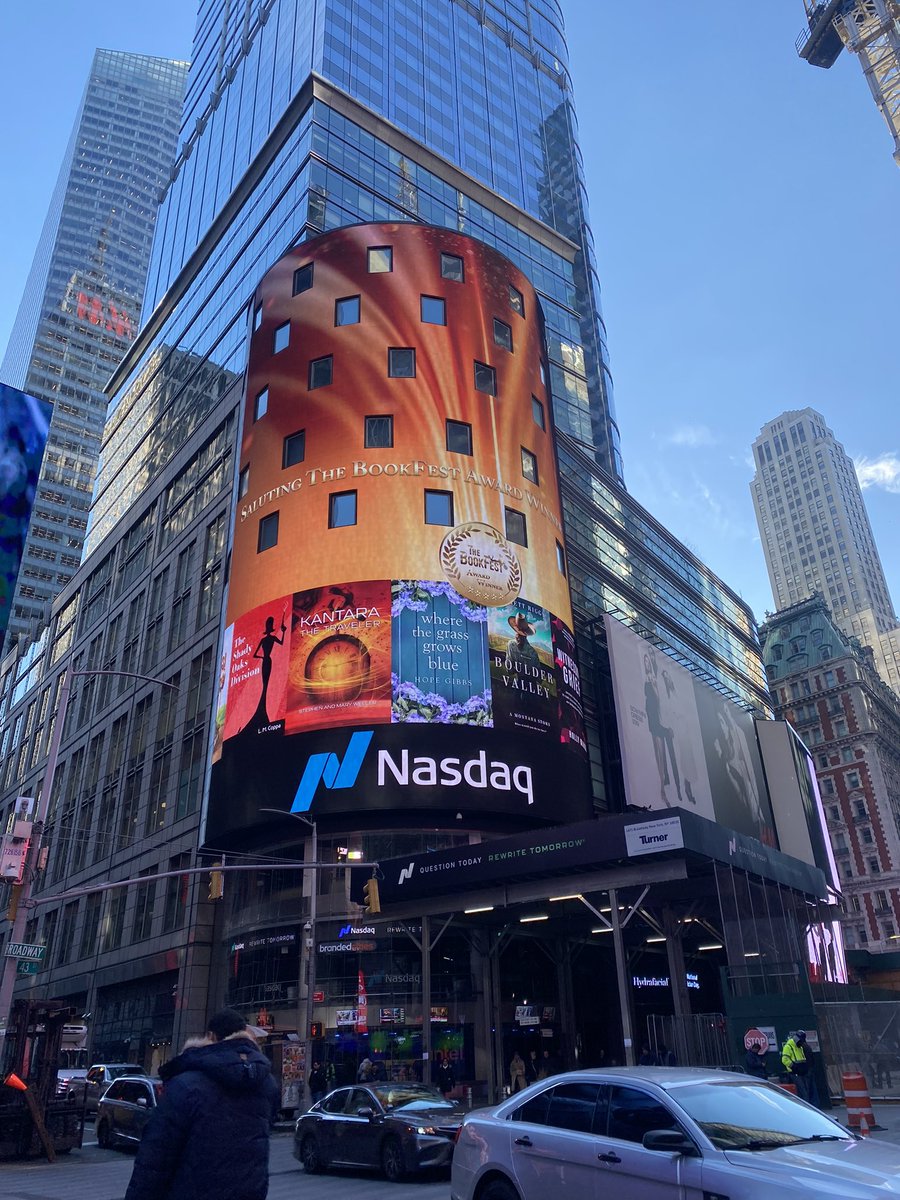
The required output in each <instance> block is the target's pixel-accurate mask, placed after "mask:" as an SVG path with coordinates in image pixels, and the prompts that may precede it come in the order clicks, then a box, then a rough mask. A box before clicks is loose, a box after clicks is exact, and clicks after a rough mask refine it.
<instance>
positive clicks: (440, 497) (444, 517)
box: [425, 491, 453, 525]
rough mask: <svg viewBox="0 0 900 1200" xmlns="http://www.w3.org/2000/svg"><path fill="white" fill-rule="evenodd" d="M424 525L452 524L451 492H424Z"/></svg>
mask: <svg viewBox="0 0 900 1200" xmlns="http://www.w3.org/2000/svg"><path fill="white" fill-rule="evenodd" d="M425 524H426V525H452V524H453V493H452V492H431V491H426V492H425Z"/></svg>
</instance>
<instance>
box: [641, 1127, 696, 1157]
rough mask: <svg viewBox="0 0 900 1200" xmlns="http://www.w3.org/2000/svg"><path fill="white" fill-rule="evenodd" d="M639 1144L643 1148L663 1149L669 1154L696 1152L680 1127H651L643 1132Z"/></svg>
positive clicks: (691, 1153) (690, 1153)
mask: <svg viewBox="0 0 900 1200" xmlns="http://www.w3.org/2000/svg"><path fill="white" fill-rule="evenodd" d="M641 1144H642V1145H643V1147H644V1149H645V1150H664V1151H667V1152H668V1153H669V1154H686V1155H688V1156H691V1155H695V1154H696V1153H697V1147H696V1146H695V1145H694V1143H693V1142H692V1141H691V1140H690V1138H688V1137H685V1135H684V1134H683V1133H682V1132H681V1130H680V1129H651V1130H649V1131H648V1132H647V1133H645V1134H644V1137H643V1141H642V1143H641Z"/></svg>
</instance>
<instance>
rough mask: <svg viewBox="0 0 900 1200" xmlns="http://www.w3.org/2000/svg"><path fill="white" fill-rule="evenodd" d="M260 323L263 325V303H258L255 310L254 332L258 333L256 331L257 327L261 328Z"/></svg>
mask: <svg viewBox="0 0 900 1200" xmlns="http://www.w3.org/2000/svg"><path fill="white" fill-rule="evenodd" d="M260 325H262V305H261V304H257V306H256V307H255V308H254V310H253V332H254V333H256V331H257V329H259V327H260Z"/></svg>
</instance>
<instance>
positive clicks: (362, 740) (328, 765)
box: [291, 730, 372, 812]
mask: <svg viewBox="0 0 900 1200" xmlns="http://www.w3.org/2000/svg"><path fill="white" fill-rule="evenodd" d="M371 740H372V730H366V732H364V733H354V734H353V735H352V737H351V738H350V741H349V743H348V745H347V749H346V751H345V752H344V757H343V759H340V758H338V756H337V755H336V754H331V753H328V754H311V755H310V756H309V758H308V759H307V760H306V767H305V768H304V770H303V775H302V777H301V779H300V783H299V785H298V787H297V794H296V796H295V797H294V803H293V804H292V805H291V812H308V811H309V809H310V808H311V807H312V802H313V799H314V798H315V794H316V791H317V789H318V787H319V784H320V783H323V784H324V785H325V787H327V788H329V789H330V790H331V791H336V790H337V789H338V788H350V787H353V785H354V784H355V783H356V780H357V777H358V776H359V772H360V769H361V767H362V764H363V759H364V758H365V756H366V751H367V750H368V748H369V743H370V742H371Z"/></svg>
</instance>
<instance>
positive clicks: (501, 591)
mask: <svg viewBox="0 0 900 1200" xmlns="http://www.w3.org/2000/svg"><path fill="white" fill-rule="evenodd" d="M477 535H480V536H481V538H483V539H486V540H487V541H489V542H490V544H491V545H492V546H493V547H495V548H496V550H497V552H498V554H499V555H500V556H501V557H502V559H503V562H504V564H505V566H506V574H505V577H504V578H503V579H502V580H500V579H498V580H497V581H496V582H493V581H491V582H490V583H488V582H486V581H484V580H481V579H478V578H476V577H473V576H472V575H471V574H470V573H469V572H468V571H467V570H465V569H464V568H462V567H461V566H460V561H459V559H460V552H461V550H462V548H463V547H464V546H465V545H466V544H467V543H471V542H472V541H473V539H474V538H475V537H476V536H477ZM440 559H441V567H442V568H443V570H444V574H445V575H446V576H447V578H448V579H449V580H450V581H451V582H452V583H453V585H454V587H455V588H456V590H457V591H458V592H459V593H460V595H461V596H465V597H466V598H467V599H469V600H472V601H474V602H475V603H476V604H485V605H488V606H490V607H491V608H497V607H499V606H500V605H503V604H509V603H510V602H511V601H513V600H515V598H516V597H517V596H518V595H519V592H520V591H521V590H522V567H521V565H520V564H519V560H518V558H516V555H515V553H514V552H513V550H512V547H511V546H510V545H509V542H507V540H506V538H505V537H504V536H503V534H502V533H501V532H500V531H499V530H498V529H494V527H493V526H492V525H482V524H480V523H478V522H474V521H473V522H470V523H468V524H466V525H457V527H456V528H455V529H451V531H450V532H449V533H448V534H447V536H446V537H445V538H444V540H443V542H442V543H441V551H440Z"/></svg>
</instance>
